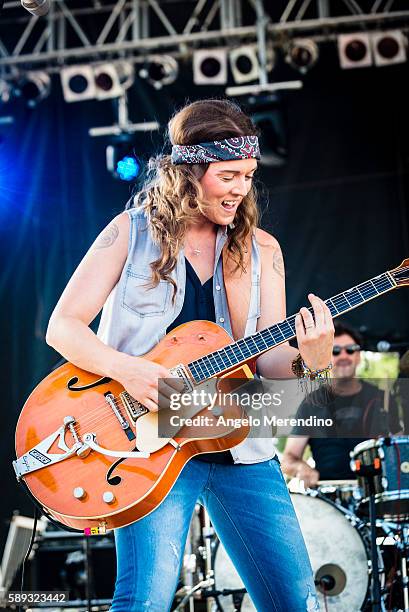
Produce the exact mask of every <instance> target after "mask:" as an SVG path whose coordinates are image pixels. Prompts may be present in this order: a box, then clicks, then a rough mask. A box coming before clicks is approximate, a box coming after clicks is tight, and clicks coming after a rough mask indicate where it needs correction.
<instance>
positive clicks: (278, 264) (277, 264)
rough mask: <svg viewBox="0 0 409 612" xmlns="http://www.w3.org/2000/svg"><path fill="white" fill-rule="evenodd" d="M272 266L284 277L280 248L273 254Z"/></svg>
mask: <svg viewBox="0 0 409 612" xmlns="http://www.w3.org/2000/svg"><path fill="white" fill-rule="evenodd" d="M273 268H274V270H275V271H276V272H277V274H278V275H279V276H281V278H284V259H283V256H282V254H281V250H280V249H276V250H275V251H274V255H273Z"/></svg>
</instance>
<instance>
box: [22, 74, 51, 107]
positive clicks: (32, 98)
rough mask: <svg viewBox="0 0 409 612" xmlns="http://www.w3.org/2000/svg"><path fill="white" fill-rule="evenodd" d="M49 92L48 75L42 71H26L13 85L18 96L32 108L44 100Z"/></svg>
mask: <svg viewBox="0 0 409 612" xmlns="http://www.w3.org/2000/svg"><path fill="white" fill-rule="evenodd" d="M50 92H51V79H50V76H49V75H48V74H47V73H46V72H43V71H32V72H27V73H26V74H25V75H24V76H23V77H22V78H21V79H19V81H18V82H17V85H16V87H15V94H16V95H17V96H20V97H21V98H22V99H23V100H24V101H25V103H26V104H27V106H28V107H29V108H34V107H35V106H37V104H39V103H40V102H41V101H42V100H45V98H47V97H48V96H49V95H50Z"/></svg>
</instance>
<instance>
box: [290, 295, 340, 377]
mask: <svg viewBox="0 0 409 612" xmlns="http://www.w3.org/2000/svg"><path fill="white" fill-rule="evenodd" d="M308 299H309V300H310V302H311V305H312V308H313V311H314V316H313V315H312V313H311V312H310V311H309V310H308V308H301V310H300V312H299V314H297V316H296V317H295V330H296V333H297V342H298V349H299V351H300V354H301V357H302V359H303V361H304V363H305V365H306V366H307V367H308V368H309V369H310V370H321V369H323V368H326V367H327V366H328V365H329V364H330V363H331V357H332V347H333V344H334V325H333V322H332V316H331V313H330V310H329V308H328V306H326V304H325V303H324V302H323V301H322V300H321V299H320V298H319V297H318V296H316V295H314V294H313V293H309V294H308Z"/></svg>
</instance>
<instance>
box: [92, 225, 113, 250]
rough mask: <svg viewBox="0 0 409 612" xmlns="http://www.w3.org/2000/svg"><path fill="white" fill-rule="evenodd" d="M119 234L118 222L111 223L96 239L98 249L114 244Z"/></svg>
mask: <svg viewBox="0 0 409 612" xmlns="http://www.w3.org/2000/svg"><path fill="white" fill-rule="evenodd" d="M118 236H119V229H118V226H117V225H116V223H111V225H109V226H108V227H107V228H106V230H105V231H104V233H103V234H101V235H100V236H99V237H98V238H97V239H96V241H95V244H94V247H95V248H96V249H105V248H106V247H110V246H112V245H113V244H114V242H115V240H116V239H117V238H118Z"/></svg>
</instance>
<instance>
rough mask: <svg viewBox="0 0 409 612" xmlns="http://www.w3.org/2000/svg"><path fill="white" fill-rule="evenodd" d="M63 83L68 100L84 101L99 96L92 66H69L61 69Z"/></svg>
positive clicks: (65, 98)
mask: <svg viewBox="0 0 409 612" xmlns="http://www.w3.org/2000/svg"><path fill="white" fill-rule="evenodd" d="M61 85H62V90H63V94H64V100H65V101H66V102H82V101H83V100H92V99H95V98H96V97H97V88H96V85H95V76H94V71H93V68H92V66H90V65H85V64H84V65H78V66H67V67H66V68H63V69H62V70H61Z"/></svg>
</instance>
